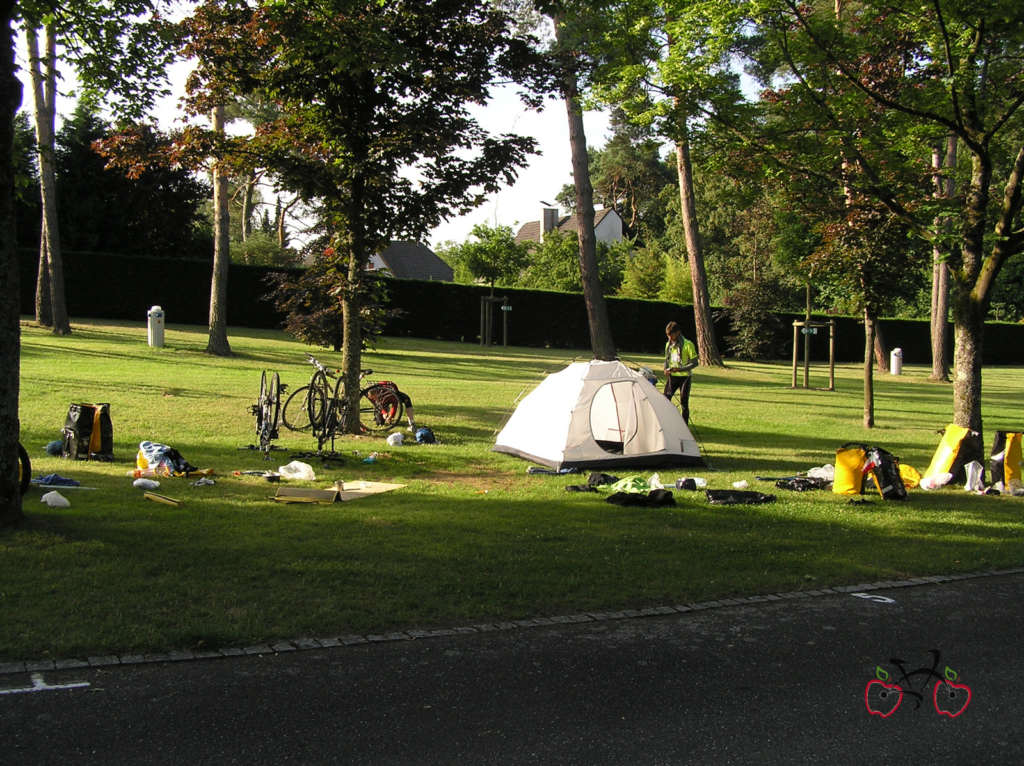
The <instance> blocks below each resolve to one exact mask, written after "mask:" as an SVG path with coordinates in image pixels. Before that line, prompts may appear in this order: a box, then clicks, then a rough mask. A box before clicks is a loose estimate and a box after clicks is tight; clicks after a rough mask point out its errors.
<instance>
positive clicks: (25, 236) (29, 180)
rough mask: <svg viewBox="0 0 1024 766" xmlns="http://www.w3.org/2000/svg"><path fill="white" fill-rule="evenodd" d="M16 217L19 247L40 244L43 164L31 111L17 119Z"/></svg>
mask: <svg viewBox="0 0 1024 766" xmlns="http://www.w3.org/2000/svg"><path fill="white" fill-rule="evenodd" d="M13 160H14V195H15V197H14V218H15V222H16V224H17V226H16V234H17V238H18V240H17V241H18V246H19V247H38V246H39V222H40V216H41V214H42V210H41V208H40V203H39V168H38V165H37V164H36V132H35V129H34V128H33V127H32V118H31V117H30V116H29V115H28V113H27V112H24V111H21V112H18V116H17V117H16V118H15V122H14V157H13Z"/></svg>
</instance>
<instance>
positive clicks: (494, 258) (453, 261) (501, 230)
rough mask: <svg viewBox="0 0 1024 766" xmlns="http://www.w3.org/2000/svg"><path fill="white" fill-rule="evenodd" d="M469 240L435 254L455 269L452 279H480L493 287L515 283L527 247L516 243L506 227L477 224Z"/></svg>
mask: <svg viewBox="0 0 1024 766" xmlns="http://www.w3.org/2000/svg"><path fill="white" fill-rule="evenodd" d="M470 237H471V239H469V240H467V241H466V242H464V243H462V244H460V245H455V244H453V245H451V246H449V247H446V248H443V249H441V250H439V251H438V256H439V257H440V258H441V259H442V260H443V261H444V262H445V263H447V264H448V265H449V266H451V267H452V271H454V272H455V281H456V282H462V283H463V284H471V283H473V282H478V281H479V282H483V283H484V284H486V285H490V286H491V287H494V286H495V285H503V286H506V287H511V286H514V285H516V284H517V283H518V281H519V274H520V272H521V271H522V270H523V268H524V267H525V266H526V263H527V260H528V258H529V251H528V249H527V246H526V245H525V244H524V243H522V242H516V240H515V235H514V234H513V233H512V229H511V228H510V227H508V226H493V227H492V226H488V225H487V224H477V225H476V226H474V227H473V229H472V231H471V232H470Z"/></svg>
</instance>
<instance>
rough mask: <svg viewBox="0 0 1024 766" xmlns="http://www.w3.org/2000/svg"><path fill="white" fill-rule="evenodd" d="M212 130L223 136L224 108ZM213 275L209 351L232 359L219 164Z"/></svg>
mask: <svg viewBox="0 0 1024 766" xmlns="http://www.w3.org/2000/svg"><path fill="white" fill-rule="evenodd" d="M213 130H214V132H215V133H217V134H218V135H222V134H223V133H224V107H223V106H218V107H215V108H214V110H213ZM212 172H213V276H212V278H211V279H210V334H209V339H208V341H207V344H206V352H207V353H208V354H215V355H216V356H230V355H231V344H229V343H228V318H227V303H228V268H229V266H230V265H231V241H230V232H229V229H228V224H229V217H228V216H229V211H228V177H227V174H226V173H225V172H224V170H223V169H222V168H221V166H220V163H219V162H218V161H216V160H215V161H214V163H213V171H212Z"/></svg>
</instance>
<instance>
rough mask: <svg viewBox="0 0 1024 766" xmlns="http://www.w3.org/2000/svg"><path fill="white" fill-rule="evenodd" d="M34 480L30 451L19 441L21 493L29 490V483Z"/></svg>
mask: <svg viewBox="0 0 1024 766" xmlns="http://www.w3.org/2000/svg"><path fill="white" fill-rule="evenodd" d="M31 481H32V462H31V461H30V460H29V459H28V452H26V451H25V448H24V447H22V446H21V442H18V486H19V487H20V488H21V494H23V495H24V494H25V493H26V492H28V487H29V484H30V483H31Z"/></svg>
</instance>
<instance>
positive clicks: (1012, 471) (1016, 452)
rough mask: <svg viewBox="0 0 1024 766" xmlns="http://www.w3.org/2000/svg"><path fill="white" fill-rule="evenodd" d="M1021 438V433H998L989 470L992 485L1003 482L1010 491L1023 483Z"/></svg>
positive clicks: (993, 445) (993, 444)
mask: <svg viewBox="0 0 1024 766" xmlns="http://www.w3.org/2000/svg"><path fill="white" fill-rule="evenodd" d="M1021 438H1022V434H1021V433H1020V432H1019V431H996V437H995V439H994V440H993V442H992V455H991V457H990V458H989V470H990V471H992V483H993V484H998V483H999V482H1002V485H1003V487H1005V488H1006V489H1007V490H1008V491H1009V490H1011V489H1012V488H1013V487H1014V485H1015V484H1016V485H1019V484H1020V482H1021V470H1020V464H1021Z"/></svg>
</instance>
